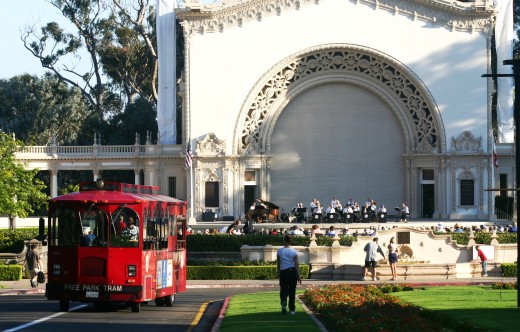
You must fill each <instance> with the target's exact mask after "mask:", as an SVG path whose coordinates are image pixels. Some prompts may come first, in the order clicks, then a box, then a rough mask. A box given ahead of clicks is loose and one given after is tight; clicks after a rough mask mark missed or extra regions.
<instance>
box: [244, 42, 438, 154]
mask: <svg viewBox="0 0 520 332" xmlns="http://www.w3.org/2000/svg"><path fill="white" fill-rule="evenodd" d="M399 66H400V65H399V64H398V63H397V62H395V61H394V60H393V59H390V58H387V57H385V56H384V55H382V54H379V53H377V52H375V51H374V50H370V49H365V48H362V47H359V46H351V45H328V46H325V47H323V48H318V49H313V50H309V51H308V52H306V53H302V54H300V55H295V56H294V57H293V58H291V59H289V60H287V62H284V63H283V64H281V65H279V66H278V67H276V68H277V69H273V71H272V72H271V73H272V74H271V73H269V74H267V75H266V76H265V79H264V80H263V81H262V82H263V83H261V84H260V85H257V86H256V87H255V88H254V90H253V91H252V93H251V97H250V99H249V100H250V102H251V103H250V104H249V105H250V106H248V109H247V110H245V111H246V112H247V114H245V118H244V120H243V127H242V133H241V137H240V142H239V147H238V149H239V151H244V152H245V154H258V153H260V152H262V145H261V138H262V129H263V126H264V125H265V123H267V121H268V119H269V116H270V112H271V111H272V107H273V105H275V104H276V101H277V99H278V98H284V96H285V95H286V94H287V91H288V90H289V89H290V88H291V87H292V86H295V85H296V84H298V83H300V82H303V81H304V80H306V79H310V78H312V77H315V76H319V75H321V76H323V75H325V74H327V73H328V72H330V73H334V74H335V75H345V76H355V77H358V78H361V79H364V80H367V81H371V82H376V84H378V85H379V86H381V87H382V88H384V89H385V90H386V91H388V94H389V95H391V96H392V97H393V98H394V99H395V100H397V101H399V102H400V103H401V104H402V105H403V108H404V111H403V113H404V115H403V116H405V117H406V119H405V120H406V122H407V123H410V124H411V125H412V127H413V130H414V134H415V137H414V142H412V144H413V146H412V147H411V148H412V149H416V150H417V149H418V150H419V151H420V152H433V151H437V150H439V149H440V147H441V145H442V144H441V142H440V141H439V140H441V139H442V127H441V128H438V127H439V126H442V125H441V124H438V123H436V121H435V119H436V116H435V115H434V112H437V113H438V110H436V108H435V107H436V106H435V103H433V102H432V100H431V99H432V98H431V96H430V95H429V94H428V92H427V90H426V89H425V88H423V87H422V86H421V85H420V83H419V82H417V80H418V79H417V78H415V77H413V76H412V74H408V73H406V68H402V67H399ZM262 84H263V85H262ZM437 118H438V116H437ZM439 129H441V131H439ZM439 133H441V134H439ZM407 148H408V147H407Z"/></svg>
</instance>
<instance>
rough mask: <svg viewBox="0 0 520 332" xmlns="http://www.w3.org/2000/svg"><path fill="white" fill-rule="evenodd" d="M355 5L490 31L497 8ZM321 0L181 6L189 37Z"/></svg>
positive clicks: (429, 1)
mask: <svg viewBox="0 0 520 332" xmlns="http://www.w3.org/2000/svg"><path fill="white" fill-rule="evenodd" d="M350 2H352V3H353V4H354V5H365V6H371V7H372V8H374V9H375V10H383V11H386V12H389V13H390V14H392V15H401V16H405V17H408V18H410V19H413V20H420V21H425V22H429V23H430V24H432V25H435V26H442V27H444V28H447V29H449V30H457V31H466V32H483V33H485V34H491V33H492V29H493V17H494V15H495V11H494V10H495V8H494V7H493V6H492V5H484V6H480V7H478V10H477V6H479V5H478V4H476V3H474V2H462V1H452V2H450V4H449V6H447V5H446V2H445V1H435V0H404V1H403V0H350ZM319 3H320V0H252V1H244V2H241V3H229V4H224V5H222V3H219V4H218V6H212V5H206V6H205V7H204V8H201V10H200V11H191V9H190V8H189V7H190V5H189V4H187V7H188V8H186V9H179V10H178V11H177V16H178V17H179V18H180V19H181V20H182V21H183V23H182V24H183V26H184V31H185V34H186V36H188V37H189V36H190V35H191V34H193V33H208V32H223V31H224V29H226V28H228V27H234V26H237V27H241V26H243V25H244V24H245V23H247V22H251V21H261V20H262V19H263V18H264V17H268V16H273V15H278V16H279V15H282V13H283V12H284V11H288V10H298V9H300V7H301V6H303V5H312V4H314V5H319Z"/></svg>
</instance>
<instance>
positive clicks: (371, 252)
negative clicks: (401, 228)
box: [361, 237, 385, 280]
mask: <svg viewBox="0 0 520 332" xmlns="http://www.w3.org/2000/svg"><path fill="white" fill-rule="evenodd" d="M377 241H379V239H378V238H377V237H375V238H374V239H373V240H372V242H368V243H367V244H366V245H365V248H364V249H363V250H364V251H365V252H366V253H367V254H366V256H365V269H364V272H363V278H361V280H366V277H367V272H368V268H369V267H371V268H372V280H376V279H377V270H376V265H377V253H380V254H381V255H382V256H383V258H385V253H384V252H383V249H381V247H380V246H379V244H378V243H377Z"/></svg>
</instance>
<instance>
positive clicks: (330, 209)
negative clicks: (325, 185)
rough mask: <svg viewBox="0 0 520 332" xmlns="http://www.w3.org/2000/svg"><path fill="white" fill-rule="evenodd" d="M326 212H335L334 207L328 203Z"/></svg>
mask: <svg viewBox="0 0 520 332" xmlns="http://www.w3.org/2000/svg"><path fill="white" fill-rule="evenodd" d="M326 212H327V213H336V209H334V207H332V205H329V207H328V208H327V210H326Z"/></svg>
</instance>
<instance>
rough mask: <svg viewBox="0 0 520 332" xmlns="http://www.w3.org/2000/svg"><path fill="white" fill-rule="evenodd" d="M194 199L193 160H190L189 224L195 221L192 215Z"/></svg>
mask: <svg viewBox="0 0 520 332" xmlns="http://www.w3.org/2000/svg"><path fill="white" fill-rule="evenodd" d="M194 202H195V201H194V200H193V161H192V165H191V167H190V204H191V209H190V220H189V221H190V224H192V223H194V224H195V223H196V221H195V217H194V216H193V209H194V208H195V207H194V206H193V203H194Z"/></svg>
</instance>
